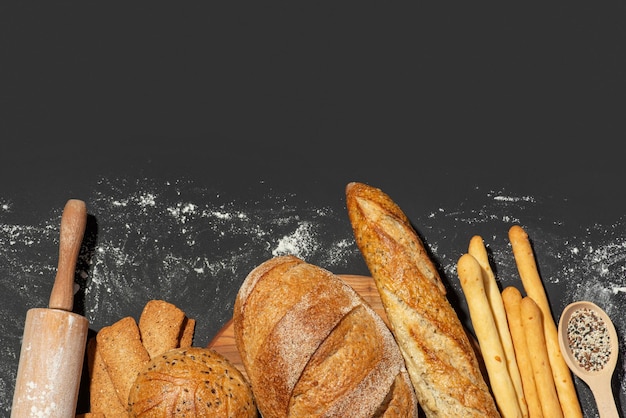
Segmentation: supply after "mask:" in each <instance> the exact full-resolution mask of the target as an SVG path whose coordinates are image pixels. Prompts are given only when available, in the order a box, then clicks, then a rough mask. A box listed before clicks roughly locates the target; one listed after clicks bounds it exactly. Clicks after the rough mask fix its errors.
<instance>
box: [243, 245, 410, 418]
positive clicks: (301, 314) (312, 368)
mask: <svg viewBox="0 0 626 418" xmlns="http://www.w3.org/2000/svg"><path fill="white" fill-rule="evenodd" d="M233 326H234V330H235V340H236V344H237V348H238V350H239V352H240V354H241V358H242V363H243V365H244V367H245V370H246V374H247V375H248V377H249V380H250V383H251V385H252V388H253V391H254V394H255V399H256V402H257V405H258V407H259V410H260V412H261V414H262V415H263V417H264V418H270V417H416V416H417V411H418V407H417V398H416V397H415V393H414V391H413V388H412V385H411V383H410V379H409V377H408V373H407V371H406V369H405V366H404V360H403V358H402V355H401V353H400V351H399V348H398V346H397V343H396V342H395V340H394V338H393V335H392V334H391V331H390V330H389V328H387V326H386V325H385V323H384V322H383V320H382V319H381V318H380V316H378V314H376V313H375V312H374V311H373V310H372V309H371V308H370V307H369V305H367V303H366V302H365V301H364V300H363V299H362V298H361V297H360V296H359V295H358V293H356V291H354V290H353V289H352V288H351V287H350V286H348V285H347V284H346V283H345V282H343V281H342V280H341V279H340V278H339V277H337V276H335V275H334V274H332V273H331V272H329V271H327V270H324V269H322V268H320V267H317V266H314V265H311V264H308V263H306V262H304V261H303V260H300V259H299V258H297V257H294V256H280V257H275V258H272V259H270V260H267V261H266V262H264V263H262V264H261V265H259V266H258V267H257V268H255V269H254V270H253V271H252V272H250V274H249V275H248V276H247V278H246V280H245V281H244V283H243V284H242V286H241V288H240V290H239V293H238V295H237V299H236V301H235V309H234V314H233Z"/></svg>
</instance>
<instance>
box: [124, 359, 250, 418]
mask: <svg viewBox="0 0 626 418" xmlns="http://www.w3.org/2000/svg"><path fill="white" fill-rule="evenodd" d="M128 406H129V416H130V417H141V418H147V417H159V418H163V417H175V416H183V417H187V418H194V417H241V418H246V417H257V416H258V411H257V408H256V405H255V402H254V397H253V394H252V389H251V388H250V385H249V384H248V382H247V380H245V378H244V376H243V375H242V374H241V372H240V371H239V370H238V369H237V368H236V367H235V366H234V365H233V364H232V363H230V361H228V359H226V357H224V356H222V355H221V354H219V353H217V352H216V351H214V350H211V349H209V348H200V347H187V348H175V349H172V350H169V351H166V352H165V353H162V354H161V355H159V356H157V357H155V358H153V359H151V360H150V362H149V363H148V364H147V366H146V367H144V369H143V370H142V371H141V372H140V373H139V375H138V376H137V379H136V380H135V383H134V385H133V386H132V388H131V390H130V394H129V396H128Z"/></svg>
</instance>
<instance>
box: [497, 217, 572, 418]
mask: <svg viewBox="0 0 626 418" xmlns="http://www.w3.org/2000/svg"><path fill="white" fill-rule="evenodd" d="M509 241H510V242H511V248H512V250H513V257H514V258H515V264H516V266H517V270H518V272H519V275H520V278H521V279H522V285H523V286H524V290H525V291H526V295H527V296H529V297H530V298H531V299H532V300H533V301H534V302H535V303H536V304H537V306H538V307H539V309H540V310H541V314H542V316H543V331H544V334H545V341H546V346H547V349H548V356H549V359H550V368H551V369H552V374H553V376H554V383H555V385H556V391H557V393H558V395H559V402H560V404H561V409H562V410H563V416H564V417H565V418H582V416H583V413H582V409H581V407H580V402H579V401H578V394H577V393H576V387H575V386H574V380H573V378H572V372H571V371H570V369H569V367H568V366H567V363H565V359H563V354H562V353H561V348H560V346H559V340H558V332H557V326H556V322H555V321H554V317H553V316H552V311H551V309H550V304H549V302H548V296H547V295H546V290H545V288H544V287H543V282H542V281H541V276H540V275H539V269H538V268H537V263H536V261H535V255H534V251H533V248H532V245H531V243H530V239H529V237H528V234H527V233H526V231H525V230H524V229H523V228H522V227H521V226H520V225H513V226H512V227H511V228H509Z"/></svg>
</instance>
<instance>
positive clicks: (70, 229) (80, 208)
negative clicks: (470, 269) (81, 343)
mask: <svg viewBox="0 0 626 418" xmlns="http://www.w3.org/2000/svg"><path fill="white" fill-rule="evenodd" d="M86 226H87V208H86V205H85V202H83V201H82V200H78V199H70V200H68V201H67V203H66V204H65V208H64V209H63V215H62V216H61V235H60V241H59V262H58V266H57V274H56V277H55V279H54V285H53V286H52V292H51V293H50V302H49V304H48V307H49V308H51V309H62V310H64V311H72V309H73V308H74V274H75V272H76V262H77V260H78V254H79V252H80V247H81V245H82V242H83V237H84V234H85V228H86Z"/></svg>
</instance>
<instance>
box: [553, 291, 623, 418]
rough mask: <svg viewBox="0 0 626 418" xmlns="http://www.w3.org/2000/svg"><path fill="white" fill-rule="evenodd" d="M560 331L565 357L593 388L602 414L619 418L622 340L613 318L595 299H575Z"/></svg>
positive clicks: (568, 308)
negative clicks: (614, 384)
mask: <svg viewBox="0 0 626 418" xmlns="http://www.w3.org/2000/svg"><path fill="white" fill-rule="evenodd" d="M558 333H559V346H560V347H561V352H562V353H563V357H564V360H565V362H566V363H567V365H568V366H569V368H570V370H572V372H573V373H574V374H575V375H576V376H578V377H579V378H581V379H582V380H583V381H584V382H585V383H586V384H587V385H588V386H589V388H590V389H591V391H592V393H593V396H594V397H595V400H596V404H597V407H598V413H599V415H600V417H601V418H613V417H616V418H619V414H618V412H617V407H616V405H615V398H614V396H613V391H612V389H611V379H612V376H613V372H614V370H615V365H616V364H617V356H618V353H619V344H618V338H617V333H616V332H615V327H614V325H613V322H611V318H609V316H608V315H607V314H606V312H604V310H602V309H601V308H600V307H599V306H597V305H596V304H594V303H592V302H588V301H578V302H573V303H570V304H569V305H567V306H566V307H565V309H564V310H563V312H562V314H561V318H560V319H559V329H558Z"/></svg>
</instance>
